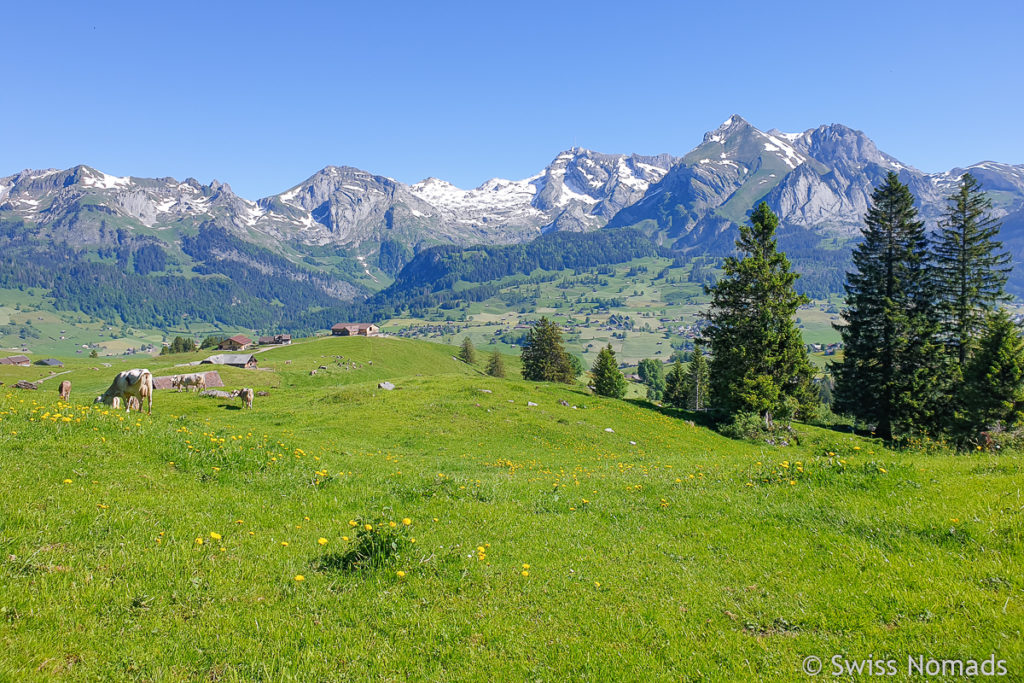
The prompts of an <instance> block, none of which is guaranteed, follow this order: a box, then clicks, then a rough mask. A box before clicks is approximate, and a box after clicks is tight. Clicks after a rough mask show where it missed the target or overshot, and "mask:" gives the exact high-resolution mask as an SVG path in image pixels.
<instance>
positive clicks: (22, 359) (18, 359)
mask: <svg viewBox="0 0 1024 683" xmlns="http://www.w3.org/2000/svg"><path fill="white" fill-rule="evenodd" d="M0 365H20V366H22V367H26V368H27V367H28V366H30V365H32V361H31V360H29V357H28V356H7V358H0Z"/></svg>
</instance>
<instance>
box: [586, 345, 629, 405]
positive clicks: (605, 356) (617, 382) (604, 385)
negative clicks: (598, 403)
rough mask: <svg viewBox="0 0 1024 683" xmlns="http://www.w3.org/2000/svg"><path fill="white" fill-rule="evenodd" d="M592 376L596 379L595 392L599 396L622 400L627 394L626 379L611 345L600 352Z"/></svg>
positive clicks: (592, 369)
mask: <svg viewBox="0 0 1024 683" xmlns="http://www.w3.org/2000/svg"><path fill="white" fill-rule="evenodd" d="M590 374H591V375H592V376H593V378H594V391H595V392H596V393H597V395H598V396H610V397H611V398H622V397H623V395H624V394H625V393H626V378H625V377H623V376H622V371H621V370H619V364H618V363H616V362H615V352H614V351H613V350H612V345H611V344H609V345H608V346H606V347H604V348H603V349H601V351H600V352H598V354H597V359H596V360H595V361H594V365H593V367H592V368H590Z"/></svg>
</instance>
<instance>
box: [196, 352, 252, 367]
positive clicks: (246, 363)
mask: <svg viewBox="0 0 1024 683" xmlns="http://www.w3.org/2000/svg"><path fill="white" fill-rule="evenodd" d="M202 364H203V365H230V366H232V367H235V368H245V369H247V370H255V369H256V356H254V355H252V354H251V353H218V354H217V355H215V356H210V357H209V358H207V359H206V360H204V361H202Z"/></svg>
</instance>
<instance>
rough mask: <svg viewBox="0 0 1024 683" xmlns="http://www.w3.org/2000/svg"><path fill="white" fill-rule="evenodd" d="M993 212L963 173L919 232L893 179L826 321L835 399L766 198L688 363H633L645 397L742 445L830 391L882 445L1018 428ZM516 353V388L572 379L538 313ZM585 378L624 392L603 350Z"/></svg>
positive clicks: (1020, 342)
mask: <svg viewBox="0 0 1024 683" xmlns="http://www.w3.org/2000/svg"><path fill="white" fill-rule="evenodd" d="M991 211H992V203H991V200H990V199H989V198H988V197H987V195H986V194H985V193H984V192H983V191H982V190H981V187H980V185H979V183H978V181H977V180H976V179H975V178H974V177H973V176H971V175H970V174H965V175H964V176H962V178H961V179H960V184H959V186H958V189H957V191H956V192H955V193H954V194H953V195H951V196H950V197H949V198H948V206H947V209H946V211H945V214H944V217H943V219H942V221H941V222H940V225H939V230H938V231H937V232H936V233H935V234H934V235H928V234H927V233H926V232H925V230H924V222H923V221H921V220H919V219H918V216H917V210H916V208H915V207H914V197H913V195H912V194H911V192H910V189H909V188H908V187H907V186H906V185H904V184H902V183H901V182H900V181H899V177H898V176H897V175H896V174H894V173H889V174H888V176H887V177H886V179H885V181H884V182H883V183H882V184H881V185H879V186H878V187H877V188H875V190H874V192H873V194H872V198H871V206H870V207H869V210H868V212H867V214H866V216H865V227H864V229H863V241H862V242H860V243H859V244H858V245H857V246H856V247H855V248H854V250H853V270H852V271H851V272H849V273H847V275H846V282H845V284H844V288H845V290H846V307H845V308H844V309H843V310H842V322H840V323H836V324H835V325H834V326H835V328H836V329H837V330H838V331H839V332H840V334H841V336H842V339H843V346H844V353H845V355H844V357H843V359H842V360H841V361H836V362H833V363H832V364H831V366H830V371H831V373H832V375H833V377H834V389H833V382H832V381H828V380H827V378H826V381H816V380H815V372H814V370H813V368H812V366H811V364H810V361H809V358H808V355H807V349H806V347H805V345H804V344H803V341H802V339H801V335H800V332H799V330H798V328H797V326H796V324H795V316H796V311H797V309H798V308H799V307H800V306H801V305H803V304H805V303H807V302H808V298H807V296H806V295H804V294H800V293H798V289H797V287H796V283H797V280H798V278H799V277H800V276H799V275H798V274H797V273H796V272H794V269H793V267H792V265H791V263H790V261H789V259H788V257H787V255H786V253H784V252H783V251H781V250H780V249H779V248H778V239H777V236H776V231H777V228H778V224H779V221H778V217H777V216H776V215H775V214H774V213H773V212H772V211H771V210H770V209H769V207H768V205H767V204H765V203H763V202H762V203H761V204H760V205H758V206H757V207H756V208H755V209H754V211H753V212H752V213H751V216H750V222H749V225H744V226H741V227H740V229H739V237H738V238H737V240H736V253H735V255H733V256H729V257H726V258H725V259H724V261H723V275H722V277H721V278H719V279H718V280H717V281H715V282H713V283H710V284H708V285H706V286H705V291H706V293H707V294H709V295H710V296H711V304H710V306H709V308H708V310H707V311H706V312H705V313H704V314H703V318H704V320H705V323H706V324H705V325H704V326H703V327H702V331H701V337H700V338H699V339H698V340H697V345H696V348H695V351H694V354H693V356H692V359H691V361H690V363H689V364H688V366H686V367H684V366H683V365H682V363H679V362H677V363H675V364H674V365H673V366H672V368H671V369H670V370H669V371H668V373H665V372H664V367H663V365H662V363H661V362H660V361H657V360H653V359H645V360H644V361H642V362H641V363H640V366H639V368H638V373H639V376H640V378H641V380H642V381H643V382H644V384H645V385H646V386H647V398H648V399H649V400H661V401H663V402H664V403H665V404H667V405H670V406H673V407H677V408H683V409H688V410H703V409H705V408H706V409H707V410H708V411H709V413H710V415H711V416H712V417H713V418H714V419H715V420H716V421H717V422H718V423H719V424H720V425H722V426H723V428H724V429H725V431H727V432H730V430H731V432H732V433H734V434H738V435H749V434H750V431H751V430H755V431H758V432H761V433H774V432H776V431H778V430H785V429H789V427H788V422H789V421H790V420H793V419H804V420H806V419H809V418H811V417H813V416H814V414H815V413H816V412H818V411H819V410H820V405H821V401H822V396H826V397H828V396H831V395H832V394H833V393H834V407H835V409H836V411H838V412H839V413H841V414H844V415H846V416H849V417H850V418H852V419H854V420H855V421H856V423H857V424H858V425H859V426H861V427H862V428H864V429H865V430H870V431H871V432H872V433H874V434H875V435H877V436H879V437H881V438H883V439H885V440H888V441H894V440H895V441H899V440H901V439H905V438H908V437H911V436H919V435H924V436H930V437H937V438H943V439H945V438H950V439H953V440H954V441H956V442H957V443H958V444H960V445H968V444H976V445H979V447H980V444H981V443H983V442H984V443H989V442H990V440H991V438H992V435H993V434H995V433H999V432H1002V431H1004V430H1007V429H1011V428H1014V427H1016V426H1019V425H1020V424H1021V422H1022V420H1024V336H1022V334H1021V330H1020V327H1019V326H1018V325H1017V324H1016V323H1015V322H1014V321H1013V320H1012V319H1011V317H1010V315H1009V313H1008V312H1007V311H1006V310H1005V308H1003V307H1002V304H1003V303H1005V302H1007V301H1008V300H1009V299H1010V297H1009V295H1007V293H1006V290H1005V285H1006V281H1007V277H1008V274H1009V272H1010V256H1009V254H1008V253H1007V252H1006V251H1005V250H1004V249H1003V246H1002V244H1001V242H999V240H998V239H997V237H998V233H999V229H1000V223H999V221H997V220H996V219H995V218H994V217H993V216H992V213H991ZM522 346H523V348H522V361H523V377H524V378H526V379H533V380H541V381H560V382H573V381H575V375H574V374H573V373H572V372H571V370H570V369H569V367H568V360H567V356H568V354H566V353H565V351H564V349H563V348H562V347H561V337H560V330H559V328H558V326H557V325H556V324H554V323H552V322H551V321H548V320H547V319H546V318H542V319H541V320H540V322H538V323H537V324H536V325H535V326H534V328H533V329H532V330H531V331H530V332H529V334H528V335H527V338H526V340H524V342H523V345H522ZM705 349H706V350H707V352H708V353H707V354H705ZM590 375H591V384H592V387H593V389H594V390H595V392H596V393H598V394H600V395H604V396H613V397H621V396H622V395H623V392H624V388H625V386H626V383H625V379H624V377H623V376H622V373H621V371H620V370H619V368H618V365H617V364H616V363H615V356H614V352H613V350H612V348H611V345H608V346H607V347H606V348H604V349H602V350H601V352H600V353H599V354H598V358H597V360H596V361H595V363H594V365H593V367H592V368H591V372H590Z"/></svg>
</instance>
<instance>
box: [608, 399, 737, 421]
mask: <svg viewBox="0 0 1024 683" xmlns="http://www.w3.org/2000/svg"><path fill="white" fill-rule="evenodd" d="M626 403H629V404H631V405H634V406H636V407H637V408H644V409H646V410H653V411H654V412H656V413H660V414H662V415H664V416H666V417H674V418H676V419H678V420H688V421H690V422H692V423H694V424H695V425H699V426H701V427H707V428H708V429H714V427H715V425H716V424H718V423H717V422H716V421H715V420H714V419H713V418H712V417H711V414H710V413H708V412H705V411H698V410H680V409H679V408H671V407H669V406H659V405H657V404H655V403H651V402H650V401H647V400H645V399H642V398H627V399H626Z"/></svg>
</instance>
